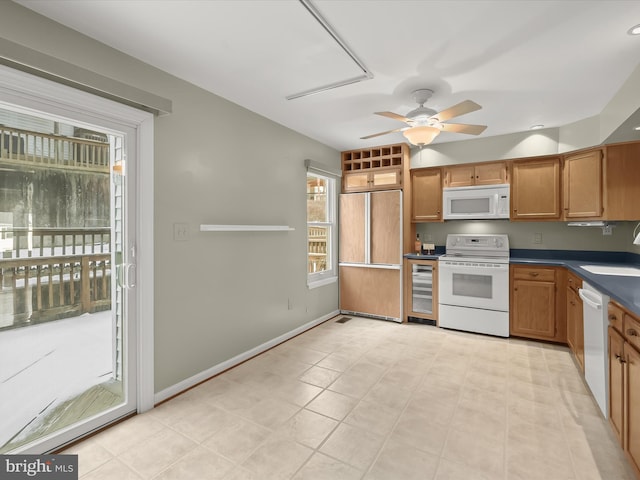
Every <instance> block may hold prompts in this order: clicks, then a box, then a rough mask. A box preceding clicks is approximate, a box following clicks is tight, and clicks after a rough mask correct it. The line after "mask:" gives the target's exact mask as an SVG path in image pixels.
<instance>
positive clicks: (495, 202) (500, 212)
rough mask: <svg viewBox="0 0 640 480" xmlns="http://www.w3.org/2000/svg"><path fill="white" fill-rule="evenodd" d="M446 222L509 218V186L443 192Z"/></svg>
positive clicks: (480, 186) (476, 187)
mask: <svg viewBox="0 0 640 480" xmlns="http://www.w3.org/2000/svg"><path fill="white" fill-rule="evenodd" d="M442 206H443V209H444V219H445V220H474V219H491V218H509V184H500V185H479V186H474V187H452V188H444V189H443V190H442Z"/></svg>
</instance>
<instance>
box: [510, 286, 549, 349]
mask: <svg viewBox="0 0 640 480" xmlns="http://www.w3.org/2000/svg"><path fill="white" fill-rule="evenodd" d="M510 326H511V334H512V335H515V336H522V337H528V338H542V339H548V340H553V339H554V337H555V336H556V284H555V282H539V281H531V280H517V279H516V280H514V281H513V291H512V302H511V325H510Z"/></svg>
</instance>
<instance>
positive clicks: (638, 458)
mask: <svg viewBox="0 0 640 480" xmlns="http://www.w3.org/2000/svg"><path fill="white" fill-rule="evenodd" d="M625 328H626V327H625ZM625 333H626V332H625ZM625 338H626V337H625ZM624 358H625V361H626V363H625V364H624V366H625V367H626V369H627V371H626V375H625V376H624V378H625V380H626V384H625V386H624V387H625V388H624V393H625V395H624V413H625V418H624V426H625V428H626V430H625V436H624V450H625V453H626V456H627V459H628V460H629V463H631V467H632V468H633V470H634V471H635V472H636V476H637V477H639V478H640V353H638V350H636V349H635V348H633V347H631V346H630V344H629V343H628V342H625V343H624Z"/></svg>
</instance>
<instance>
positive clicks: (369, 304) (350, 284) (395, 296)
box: [340, 266, 402, 320]
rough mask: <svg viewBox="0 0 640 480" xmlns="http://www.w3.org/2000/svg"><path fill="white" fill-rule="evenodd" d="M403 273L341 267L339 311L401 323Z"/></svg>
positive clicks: (370, 268)
mask: <svg viewBox="0 0 640 480" xmlns="http://www.w3.org/2000/svg"><path fill="white" fill-rule="evenodd" d="M400 284H401V282H400V269H397V270H395V269H389V268H374V267H349V266H347V267H345V266H342V267H340V310H346V311H350V312H357V313H364V314H369V315H377V316H382V317H387V318H394V319H398V320H400V303H401V299H402V292H401V290H400Z"/></svg>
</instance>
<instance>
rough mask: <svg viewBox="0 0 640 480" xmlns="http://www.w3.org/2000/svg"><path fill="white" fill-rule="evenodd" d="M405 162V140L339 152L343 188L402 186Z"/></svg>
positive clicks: (358, 189) (350, 190)
mask: <svg viewBox="0 0 640 480" xmlns="http://www.w3.org/2000/svg"><path fill="white" fill-rule="evenodd" d="M408 163H409V145H407V144H406V143H398V144H395V145H385V146H382V147H375V148H367V149H362V150H349V151H346V152H342V191H343V192H344V193H347V192H366V191H372V190H397V189H402V186H403V171H404V168H405V166H406V165H408Z"/></svg>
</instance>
